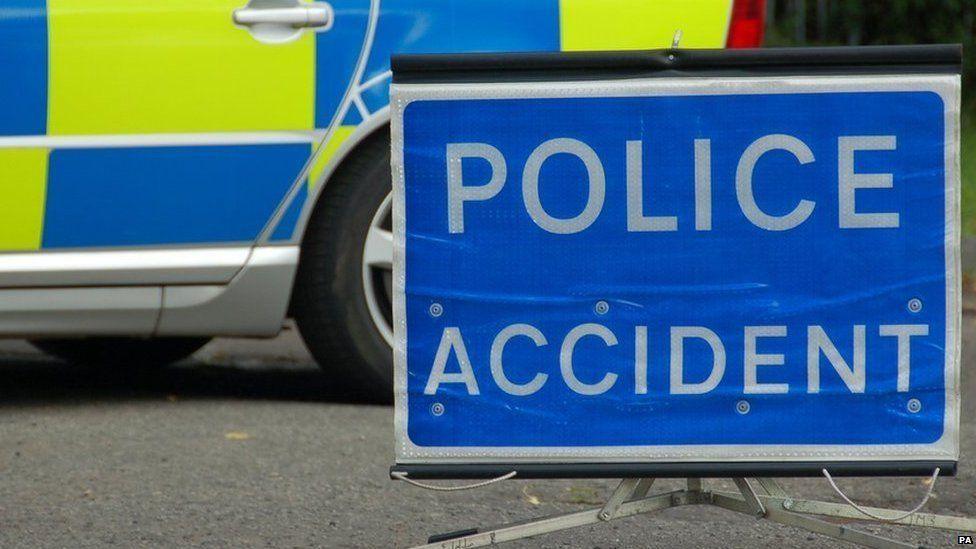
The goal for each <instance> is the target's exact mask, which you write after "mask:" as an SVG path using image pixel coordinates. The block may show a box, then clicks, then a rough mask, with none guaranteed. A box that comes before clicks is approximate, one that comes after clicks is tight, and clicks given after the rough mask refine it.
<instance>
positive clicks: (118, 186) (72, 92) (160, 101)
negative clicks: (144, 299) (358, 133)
mask: <svg viewBox="0 0 976 549" xmlns="http://www.w3.org/2000/svg"><path fill="white" fill-rule="evenodd" d="M244 4H245V1H244V0H169V1H166V2H159V1H152V2H131V1H129V0H47V2H45V1H44V0H8V1H7V2H5V4H4V6H5V7H0V210H2V211H0V213H2V214H3V215H2V221H0V252H7V253H6V254H4V255H2V256H0V286H11V285H15V286H20V285H33V282H32V281H33V280H36V279H33V278H32V276H30V275H31V274H32V272H38V273H40V272H44V273H47V274H45V275H44V276H43V277H42V278H44V280H43V282H44V284H46V285H52V284H53V285H74V284H81V283H84V284H105V285H111V284H156V283H167V282H183V283H197V282H199V283H209V282H220V281H226V280H229V279H230V277H232V276H233V274H234V273H235V272H236V271H237V270H238V269H239V268H240V267H241V266H242V265H243V263H244V261H245V260H246V258H247V255H248V250H249V248H250V246H251V244H252V243H253V241H254V240H255V238H256V237H257V236H258V234H259V233H260V231H261V229H262V228H263V227H264V225H265V223H266V222H267V221H268V219H269V217H270V216H271V214H272V213H273V212H274V210H275V208H276V207H277V206H278V204H279V203H280V201H281V200H282V198H283V197H284V195H285V193H286V192H287V190H288V189H289V188H290V186H291V185H292V184H293V183H294V182H295V180H296V178H297V177H298V176H299V174H300V173H301V172H302V168H303V166H304V165H305V163H306V161H307V160H308V159H309V156H310V155H311V153H312V151H313V149H314V146H315V141H316V138H317V136H319V135H321V131H317V130H316V127H318V128H321V129H324V128H326V127H327V126H328V124H329V123H330V122H331V120H332V117H333V116H332V115H333V111H334V110H335V104H336V103H338V102H339V100H338V99H336V97H337V96H338V97H341V96H342V94H343V93H345V90H346V88H347V86H348V83H349V80H350V78H351V77H352V74H353V73H354V70H355V66H356V64H357V61H358V59H359V57H360V54H361V50H362V43H363V38H364V36H365V34H366V26H367V21H368V19H369V3H368V1H367V0H362V1H360V0H353V1H344V2H336V5H330V4H325V3H316V4H314V5H311V4H304V3H299V2H298V1H297V0H293V1H286V0H252V2H251V3H250V4H248V5H247V6H245V5H244ZM313 7H314V8H315V9H316V10H317V11H315V12H314V13H315V14H318V15H322V14H325V15H327V16H328V22H327V24H322V25H321V26H320V27H319V28H317V29H316V28H305V29H302V28H296V27H294V26H293V25H292V24H291V23H288V21H289V19H290V18H293V17H294V16H296V15H297V14H301V13H312V12H309V11H308V10H309V9H310V8H313ZM242 8H247V10H248V11H247V14H249V16H250V17H237V18H236V19H237V21H236V22H235V16H234V13H235V10H240V9H242ZM302 10H305V11H304V12H303V11H302ZM239 13H240V12H239ZM276 13H277V15H276ZM276 17H277V19H276ZM282 17H283V18H284V19H282ZM316 31H321V32H316ZM120 250H126V252H127V253H125V254H122V255H120V254H117V253H112V252H115V251H120ZM174 250H175V251H178V252H180V253H179V255H176V256H172V255H170V256H165V257H166V258H167V260H166V261H160V258H162V257H164V256H160V255H159V253H161V252H166V251H174ZM191 250H197V251H191ZM60 252H81V254H82V255H81V256H79V255H77V254H72V255H71V256H56V255H55V254H57V253H60ZM130 252H137V253H130ZM138 252H145V253H138ZM59 257H72V258H78V257H82V258H83V259H84V261H82V262H81V263H83V264H84V267H83V268H82V267H79V268H77V269H75V268H73V267H72V265H71V263H73V262H70V261H61V260H59V259H58V258H59ZM171 260H172V261H171ZM120 262H121V264H120ZM183 263H187V265H184V264H183ZM34 267H36V268H34ZM52 271H54V272H53V273H52ZM82 271H84V272H82ZM25 275H27V276H25Z"/></svg>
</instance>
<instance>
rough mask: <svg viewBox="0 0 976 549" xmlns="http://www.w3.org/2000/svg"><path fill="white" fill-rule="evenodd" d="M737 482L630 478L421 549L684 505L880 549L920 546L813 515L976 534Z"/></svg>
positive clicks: (935, 520) (763, 483)
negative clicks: (597, 502)
mask: <svg viewBox="0 0 976 549" xmlns="http://www.w3.org/2000/svg"><path fill="white" fill-rule="evenodd" d="M732 480H733V482H735V486H736V488H738V492H737V493H736V492H723V491H718V490H708V489H705V488H704V487H703V484H702V479H700V478H689V479H688V485H687V488H685V489H683V490H673V491H670V492H664V493H661V494H654V495H650V496H649V495H647V494H648V491H649V490H650V488H651V486H652V485H653V484H654V479H653V478H626V479H623V480H622V481H621V482H620V484H619V485H618V486H617V488H616V489H615V490H614V491H613V493H612V494H611V495H610V498H609V499H608V500H607V502H606V503H605V504H604V505H603V507H599V508H593V509H589V510H586V511H578V512H575V513H567V514H560V515H552V516H549V517H544V518H539V519H534V520H530V521H526V522H521V523H512V524H507V525H503V526H498V527H495V528H492V529H490V530H483V531H482V530H478V529H471V530H462V531H458V532H451V533H447V534H439V535H434V536H431V537H430V539H429V540H428V543H427V545H421V546H418V548H417V549H421V548H425V549H426V548H429V549H468V548H473V547H485V546H489V545H497V544H500V543H505V542H509V541H516V540H521V539H526V538H530V537H533V536H538V535H542V534H549V533H552V532H558V531H560V530H567V529H569V528H575V527H578V526H587V525H590V524H599V523H601V522H609V521H611V520H614V519H618V518H624V517H630V516H634V515H641V514H645V513H653V512H656V511H662V510H664V509H670V508H672V507H680V506H683V505H714V506H716V507H721V508H723V509H728V510H730V511H735V512H738V513H743V514H746V515H752V516H754V517H757V518H761V519H767V520H770V521H772V522H776V523H779V524H784V525H787V526H793V527H796V528H800V529H803V530H807V531H810V532H814V533H817V534H821V535H824V536H828V537H831V538H835V539H839V540H843V541H848V542H851V543H855V544H858V545H862V546H864V547H875V548H879V549H889V548H905V547H916V546H915V545H912V544H910V543H904V542H900V541H896V540H892V539H888V538H886V537H883V536H879V535H877V534H872V533H869V532H865V531H862V530H857V529H854V528H850V527H848V526H846V525H845V524H839V523H835V522H829V521H826V520H821V519H819V518H814V517H812V516H809V515H820V516H827V517H836V518H840V519H848V520H865V521H871V522H875V523H886V524H904V525H909V526H925V527H929V528H939V529H942V530H949V531H953V532H976V519H971V518H963V517H953V516H947V515H936V514H931V513H918V512H909V513H904V512H902V511H896V510H892V509H880V508H875V507H860V508H856V507H853V506H851V505H847V504H838V503H829V502H825V501H816V500H807V499H797V498H792V497H790V496H789V495H788V494H787V493H786V491H785V490H784V489H783V487H782V486H781V485H780V484H779V483H778V482H777V481H776V480H774V479H772V478H756V479H751V480H750V479H746V478H742V477H739V478H733V479H732Z"/></svg>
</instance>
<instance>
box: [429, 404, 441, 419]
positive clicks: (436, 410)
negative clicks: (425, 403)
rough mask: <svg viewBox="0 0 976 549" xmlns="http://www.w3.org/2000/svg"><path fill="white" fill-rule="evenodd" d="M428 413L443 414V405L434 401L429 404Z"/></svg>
mask: <svg viewBox="0 0 976 549" xmlns="http://www.w3.org/2000/svg"><path fill="white" fill-rule="evenodd" d="M430 413H432V414H434V415H435V416H442V415H444V405H443V404H441V403H440V402H435V403H433V404H431V405H430Z"/></svg>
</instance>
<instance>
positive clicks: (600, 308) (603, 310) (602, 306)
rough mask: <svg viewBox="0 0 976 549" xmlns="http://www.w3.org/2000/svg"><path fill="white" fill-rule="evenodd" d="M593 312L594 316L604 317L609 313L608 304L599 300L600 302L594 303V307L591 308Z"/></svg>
mask: <svg viewBox="0 0 976 549" xmlns="http://www.w3.org/2000/svg"><path fill="white" fill-rule="evenodd" d="M593 310H594V311H596V314H598V315H605V314H607V313H608V312H610V304H609V303H607V302H606V301H603V300H602V299H601V300H600V301H597V302H596V305H594V306H593Z"/></svg>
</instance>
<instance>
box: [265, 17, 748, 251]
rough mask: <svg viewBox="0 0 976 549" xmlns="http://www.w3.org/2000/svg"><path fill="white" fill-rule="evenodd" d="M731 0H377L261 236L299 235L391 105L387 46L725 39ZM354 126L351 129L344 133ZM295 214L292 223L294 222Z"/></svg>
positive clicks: (583, 45) (508, 47) (433, 48)
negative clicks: (361, 52) (290, 186)
mask: <svg viewBox="0 0 976 549" xmlns="http://www.w3.org/2000/svg"><path fill="white" fill-rule="evenodd" d="M731 9H732V0H654V1H645V0H539V1H531V2H522V1H515V0H511V1H497V0H494V1H493V0H467V1H465V2H454V1H452V0H383V2H382V5H381V9H380V15H379V20H378V24H377V30H376V34H375V40H374V41H373V43H372V47H371V48H370V51H369V56H368V58H367V62H366V66H365V70H364V72H363V76H362V79H361V81H360V82H356V83H354V86H353V88H352V90H351V91H352V93H351V95H350V97H348V98H347V101H346V104H343V105H340V106H339V113H340V114H341V115H342V118H341V120H342V125H341V126H339V127H337V128H334V129H333V130H332V131H331V132H330V133H329V134H327V136H326V139H327V142H326V143H325V145H324V146H322V147H321V150H320V152H319V154H318V156H317V158H316V159H315V163H314V168H313V169H312V170H311V172H310V174H309V178H308V190H309V192H308V193H305V192H304V191H303V192H292V193H291V197H292V198H291V199H290V200H289V201H286V204H285V205H284V206H283V207H282V208H283V210H282V214H281V216H280V218H279V219H278V220H277V222H276V223H273V224H272V229H271V230H270V231H268V232H266V233H265V234H264V238H263V239H262V241H261V242H264V241H268V242H272V243H285V242H291V243H294V242H297V241H298V240H300V239H301V235H302V233H303V230H304V224H303V223H304V220H307V218H308V215H309V212H308V211H305V212H303V213H302V215H300V216H299V215H297V213H296V211H297V210H301V209H303V208H304V209H305V210H309V209H310V208H311V207H312V206H313V205H314V204H315V201H316V200H317V198H318V193H319V192H320V191H321V187H322V186H324V184H325V182H326V180H327V179H328V177H330V176H331V175H332V173H333V172H334V170H333V169H331V168H332V164H333V163H335V162H339V161H341V160H342V158H343V155H336V151H337V150H340V149H341V150H344V151H348V150H350V147H349V145H350V143H348V142H347V140H349V139H352V141H353V143H352V144H355V142H356V141H357V140H360V139H365V138H366V137H368V135H369V133H370V132H364V131H359V129H360V128H362V127H363V126H364V125H369V126H370V127H373V128H375V127H376V126H377V124H376V123H375V122H376V121H375V120H373V119H374V118H375V117H377V116H381V117H382V116H386V114H385V109H386V107H387V106H388V105H389V86H390V78H389V69H390V56H391V55H392V54H395V53H464V52H486V51H495V52H504V51H559V50H562V51H577V50H628V49H653V48H663V47H667V46H670V45H671V41H672V39H673V37H674V33H675V31H677V30H681V31H682V38H681V42H680V44H681V46H682V47H690V48H721V47H723V46H724V45H725V40H726V34H727V32H728V26H729V19H730V17H731ZM350 136H353V137H350ZM296 223H297V225H296Z"/></svg>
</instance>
